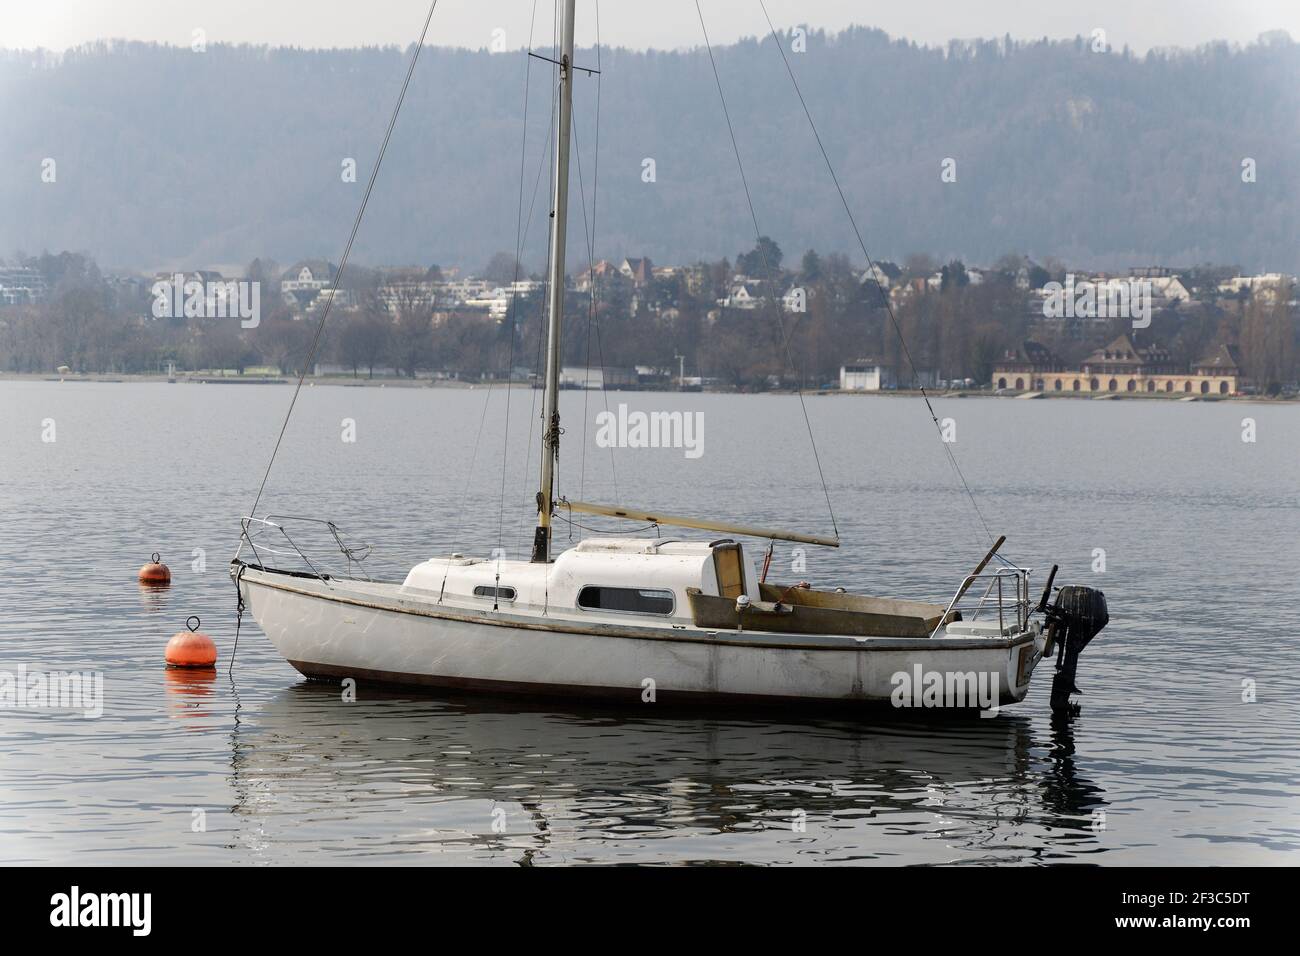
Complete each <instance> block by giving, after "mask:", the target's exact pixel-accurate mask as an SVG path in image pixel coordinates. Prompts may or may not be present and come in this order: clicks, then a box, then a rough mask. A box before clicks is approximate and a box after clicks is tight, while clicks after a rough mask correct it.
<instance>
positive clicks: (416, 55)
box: [249, 0, 438, 516]
mask: <svg viewBox="0 0 1300 956" xmlns="http://www.w3.org/2000/svg"><path fill="white" fill-rule="evenodd" d="M437 8H438V0H431V2H430V4H429V12H428V14H427V15H426V16H425V18H424V27H423V28H422V29H421V30H420V38H419V40H417V41H416V43H415V48H414V49H413V50H412V51H411V63H410V65H409V66H408V67H407V69H406V78H405V79H404V80H403V81H402V90H401V92H400V93H399V94H398V95H397V102H396V103H395V104H394V105H393V115H392V117H391V118H390V119H389V120H388V129H387V130H386V131H385V132H384V140H383V143H382V144H381V145H380V147H379V155H378V157H376V159H375V168H374V169H372V170H371V171H370V180H369V182H367V183H366V191H365V194H364V195H363V196H362V197H361V206H360V208H358V209H357V216H356V219H355V220H353V222H352V232H351V234H350V235H349V236H348V244H347V246H346V247H345V248H344V250H343V257H342V258H341V259H340V260H339V267H338V269H337V270H336V271H335V273H334V281H333V283H331V285H330V290H329V298H328V299H326V301H325V308H324V309H322V310H321V317H320V322H319V323H317V325H316V334H315V336H313V338H312V341H311V348H310V349H309V350H308V352H307V358H306V361H304V362H303V365H302V372H301V373H300V374H299V375H298V384H297V385H296V386H294V389H293V397H292V398H291V399H290V400H289V409H288V411H287V412H285V415H284V423H283V424H282V425H281V426H280V434H279V435H278V436H277V437H276V439H275V447H274V448H273V449H272V450H271V459H270V461H268V462H267V463H266V471H265V472H264V473H263V475H262V483H261V484H260V485H259V486H258V488H257V497H256V498H254V499H253V508H252V510H251V511H249V515H250V516H251V515H256V514H257V506H258V505H259V504H260V503H261V501H262V493H263V492H264V491H265V490H266V482H267V479H268V478H270V477H271V468H272V466H273V465H274V464H275V458H276V455H278V454H279V452H280V444H281V443H282V442H283V441H284V433H285V431H286V430H287V429H288V428H289V419H291V418H292V417H293V409H294V406H295V405H297V404H298V395H299V394H300V393H301V392H302V383H303V381H304V380H305V379H306V378H307V369H309V368H310V367H311V365H312V360H313V359H314V358H315V357H316V350H317V349H318V348H319V347H320V337H321V333H322V332H323V331H324V330H325V322H326V320H328V319H329V316H330V310H331V309H332V307H333V305H334V297H335V296H336V295H337V294H338V290H339V283H340V282H341V281H342V279H343V270H344V269H346V268H347V264H348V257H349V256H351V255H352V244H353V243H354V242H356V239H357V232H358V230H360V228H361V220H362V218H363V217H364V216H365V214H366V205H367V204H368V203H369V202H370V194H371V193H372V192H373V191H374V188H375V181H376V180H377V179H378V178H379V170H380V167H382V166H383V164H384V155H385V154H386V153H387V152H388V143H389V141H390V140H391V139H392V138H393V128H394V127H395V126H396V125H397V115H398V113H400V112H401V111H402V103H404V102H405V101H406V91H407V89H409V88H410V85H411V76H412V75H413V74H414V73H415V65H416V64H417V63H419V62H420V51H421V50H423V49H424V40H425V37H426V36H428V34H429V24H430V23H431V22H432V21H433V11H434V10H436V9H437Z"/></svg>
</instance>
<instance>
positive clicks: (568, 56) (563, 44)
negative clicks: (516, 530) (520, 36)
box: [533, 0, 576, 562]
mask: <svg viewBox="0 0 1300 956" xmlns="http://www.w3.org/2000/svg"><path fill="white" fill-rule="evenodd" d="M575 3H576V0H564V21H563V23H562V25H561V27H560V103H559V110H558V112H557V114H556V130H555V182H554V184H553V186H552V191H551V268H550V276H549V282H548V299H549V301H548V307H549V309H550V317H551V318H550V326H549V328H548V331H547V338H546V397H545V399H544V400H543V403H542V421H543V423H544V424H543V426H542V475H541V488H540V490H539V491H538V492H537V529H536V530H535V531H534V532H533V561H536V562H546V561H549V560H550V553H551V512H552V509H553V507H554V506H553V504H552V498H553V495H554V491H555V460H556V458H557V457H558V456H559V453H560V325H561V323H562V321H563V319H564V244H565V235H566V229H567V226H568V218H569V131H570V129H571V128H572V119H571V117H572V113H573V14H574V5H575Z"/></svg>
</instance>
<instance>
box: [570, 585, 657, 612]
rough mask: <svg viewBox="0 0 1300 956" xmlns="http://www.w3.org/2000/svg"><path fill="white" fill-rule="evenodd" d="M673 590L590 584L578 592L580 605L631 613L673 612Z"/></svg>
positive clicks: (591, 608) (594, 609)
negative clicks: (609, 586)
mask: <svg viewBox="0 0 1300 956" xmlns="http://www.w3.org/2000/svg"><path fill="white" fill-rule="evenodd" d="M673 606H674V602H673V592H672V591H661V590H658V589H651V588H608V587H601V586H599V585H595V584H589V585H587V586H586V587H585V588H583V589H582V590H581V591H579V592H578V607H583V608H586V609H587V610H589V611H624V612H626V613H629V614H672V613H673Z"/></svg>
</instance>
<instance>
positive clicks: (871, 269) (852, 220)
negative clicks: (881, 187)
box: [695, 0, 993, 541]
mask: <svg viewBox="0 0 1300 956" xmlns="http://www.w3.org/2000/svg"><path fill="white" fill-rule="evenodd" d="M758 5H759V6H760V7H761V8H762V9H763V16H764V17H765V18H766V19H767V26H768V29H769V30H770V31H771V33H772V39H773V41H775V43H776V48H777V51H778V52H779V53H780V54H781V60H782V62H783V63H784V64H785V69H786V72H787V73H788V74H789V75H790V82H791V84H793V86H794V91H795V94H796V95H797V96H798V97H799V105H800V106H802V107H803V113H804V116H805V117H807V119H808V126H809V128H810V129H811V130H812V134H813V137H814V138H815V139H816V140H817V148H818V149H819V150H820V151H821V154H822V159H823V160H824V161H825V163H826V171H827V172H828V173H830V176H831V181H832V182H833V183H834V184H835V191H836V192H838V193H839V195H840V202H841V203H842V204H843V205H844V212H845V213H846V214H847V215H848V218H849V224H850V225H851V226H852V227H853V234H854V236H856V237H857V240H858V246H859V248H861V249H862V255H863V257H864V258H865V259H866V260H867V270H868V273H869V274H870V276H871V280H872V282H874V283H875V284H876V288H877V289H878V290H879V291H880V296H881V299H882V300H883V301H884V303H885V311H886V312H887V313H888V315H889V321H890V322H891V323H892V324H893V326H894V332H895V333H896V334H897V335H898V341H899V344H900V345H902V347H903V354H904V355H905V356H906V357H907V364H908V365H909V366H910V367H911V369H912V378H913V380H914V381H915V382H916V383H917V385H919V386H920V389H921V397H922V398H923V399H924V400H925V407H926V409H927V410H928V411H929V412H930V418H931V420H932V421H933V422H934V425H935V428H937V429H938V430H939V437H940V440H941V442H942V444H943V448H944V451H945V452H947V455H948V460H949V462H950V463H951V465H952V468H953V471H954V472H955V473H956V475H957V477H958V479H959V480H960V481H961V485H962V488H963V489H965V491H966V496H967V497H968V498H969V499H970V503H971V506H972V507H973V508H974V509H975V514H976V515H977V516H978V517H979V521H980V524H981V525H982V526H983V527H984V533H985V534H986V535H988V538H989V540H990V541H992V540H993V532H992V531H990V530H989V526H988V522H987V521H985V520H984V513H983V512H982V511H981V510H980V506H979V502H977V501H976V500H975V494H974V492H972V491H971V487H970V484H969V483H967V481H966V476H965V475H964V474H963V473H962V470H961V465H959V464H958V463H957V455H956V454H955V453H954V452H953V450H952V443H951V442H948V441H943V440H942V439H943V425H942V424H940V422H939V416H938V415H937V414H936V413H935V410H934V406H933V405H932V404H931V403H930V396H929V393H927V392H926V390H925V385H924V384H922V383H921V378H920V376H919V375H918V374H917V370H916V363H915V362H914V361H913V360H912V351H911V349H909V348H908V347H907V339H906V338H904V337H903V330H902V327H901V326H900V325H899V324H898V319H897V317H896V316H895V315H894V308H893V306H892V305H891V304H890V301H889V295H888V294H887V293H886V292H885V290H884V288H883V287H882V286H881V284H880V280H879V279H878V278H877V270H876V264H875V262H873V261H872V259H871V255H870V253H868V252H867V245H866V243H865V242H864V241H863V239H862V230H860V229H859V228H858V222H857V219H856V217H855V216H854V215H853V210H852V209H851V208H850V206H849V200H848V197H846V196H845V195H844V189H843V187H842V186H841V185H840V179H839V177H838V176H837V175H835V167H834V165H832V163H831V158H830V154H829V153H827V152H826V146H825V144H824V143H823V142H822V138H821V134H820V133H819V132H818V131H817V124H816V123H815V122H814V121H813V117H812V111H811V110H810V109H809V108H808V102H807V101H806V100H805V99H804V96H803V91H802V90H801V89H800V88H799V81H798V80H797V79H796V78H795V75H794V69H793V67H791V65H790V58H789V57H788V56H786V52H785V47H784V45H783V44H782V43H781V38H780V36H779V35H778V34H777V32H776V26H775V25H774V24H773V23H772V17H771V15H770V14H769V13H768V12H767V4H766V3H765V2H764V0H758ZM695 6H696V9H697V10H698V9H699V0H696V4H695ZM700 22H701V25H703V17H702V16H701V20H700ZM706 42H707V40H706ZM709 56H710V59H712V56H713V54H712V51H710V54H709ZM714 72H715V74H716V67H715V70H714Z"/></svg>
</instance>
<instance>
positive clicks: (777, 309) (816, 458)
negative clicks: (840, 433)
mask: <svg viewBox="0 0 1300 956" xmlns="http://www.w3.org/2000/svg"><path fill="white" fill-rule="evenodd" d="M695 12H696V14H697V15H698V16H699V19H700V32H701V33H703V35H704V47H705V49H706V50H708V52H709V65H710V66H711V67H712V68H713V81H714V83H715V84H716V86H717V88H718V99H719V101H720V102H721V103H722V115H723V117H724V118H725V119H726V121H727V134H728V135H729V136H730V137H731V150H732V152H733V153H734V154H735V156H736V168H737V169H738V170H739V171H740V183H741V185H742V186H743V187H744V191H745V202H746V204H747V205H748V206H749V218H750V220H751V221H752V222H753V224H754V244H755V247H756V248H757V249H758V255H759V258H760V259H762V261H763V273H764V277H765V278H766V280H767V285H768V298H770V299H771V300H772V306H773V314H774V315H775V317H776V327H777V329H778V330H779V331H780V333H781V345H782V348H783V349H784V350H785V360H786V364H787V365H788V366H789V367H790V369H791V370H792V371H794V372H795V373H796V375H797V378H796V379H795V394H796V395H797V396H798V397H799V410H800V411H801V412H802V413H803V422H804V427H805V428H807V430H808V442H809V444H810V445H811V446H812V454H813V462H814V463H815V464H816V466H817V478H818V479H819V480H820V481H821V486H822V496H823V497H824V498H825V499H826V510H827V511H828V512H829V513H830V517H831V529H832V530H833V531H834V533H835V537H836V538H839V536H840V529H839V525H838V523H837V522H836V520H835V507H834V506H833V505H832V504H831V493H830V491H829V489H828V488H827V487H826V474H825V472H824V471H823V470H822V460H821V455H820V454H819V453H818V451H817V438H816V437H815V435H814V434H813V427H812V420H811V419H810V418H809V417H808V406H807V404H806V403H805V402H804V397H803V381H802V378H803V375H802V372H800V371H799V369H798V368H797V367H796V365H795V363H794V357H793V356H792V354H791V352H790V336H789V333H788V332H787V331H786V328H785V321H784V320H783V319H782V318H781V303H780V300H778V299H777V297H776V296H775V295H773V294H772V293H773V288H772V279H771V275H772V269H771V266H770V264H769V263H768V261H767V251H766V250H765V249H764V248H763V243H762V241H761V240H762V238H763V236H762V232H761V230H760V229H759V227H758V213H757V212H756V211H755V209H754V199H753V196H752V195H751V194H750V191H749V179H748V178H747V177H746V176H745V164H744V163H743V162H742V161H741V159H740V145H739V144H738V143H737V141H736V130H735V127H734V126H733V125H732V123H731V111H730V110H729V109H728V108H727V96H726V94H725V93H724V92H723V91H722V77H721V76H720V75H719V74H718V63H717V60H715V59H714V57H713V44H711V43H710V42H709V31H708V28H707V27H706V26H705V25H704V11H703V10H701V9H700V0H695Z"/></svg>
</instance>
